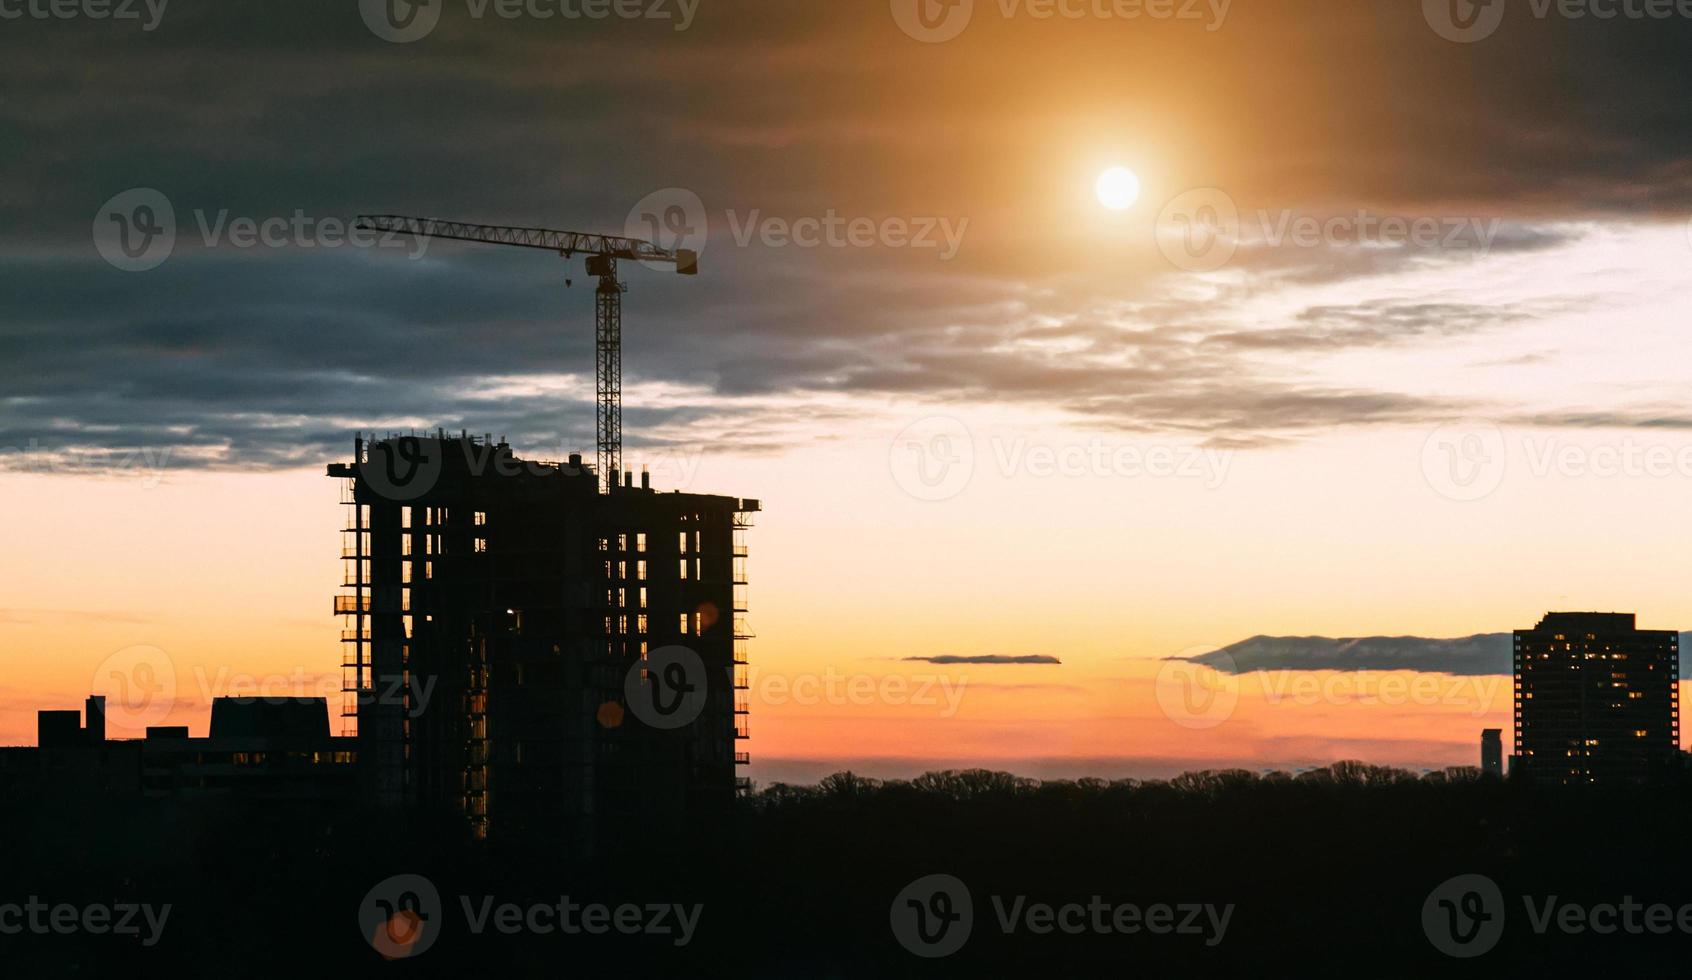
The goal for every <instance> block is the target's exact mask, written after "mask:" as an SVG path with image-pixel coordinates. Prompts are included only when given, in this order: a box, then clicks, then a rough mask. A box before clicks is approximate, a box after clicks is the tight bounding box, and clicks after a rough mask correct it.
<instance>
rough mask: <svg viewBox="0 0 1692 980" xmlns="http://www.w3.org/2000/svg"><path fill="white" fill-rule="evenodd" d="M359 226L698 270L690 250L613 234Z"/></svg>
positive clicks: (383, 218) (394, 223)
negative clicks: (664, 246) (665, 264)
mask: <svg viewBox="0 0 1692 980" xmlns="http://www.w3.org/2000/svg"><path fill="white" fill-rule="evenodd" d="M358 226H359V227H360V228H365V229H368V230H371V231H380V232H388V233H395V234H405V235H416V236H418V237H423V238H447V239H453V240H456V241H465V242H479V243H482V244H487V245H512V246H517V247H519V248H538V249H545V250H547V251H549V252H557V253H558V254H560V255H563V256H564V257H566V258H569V257H571V256H573V255H577V254H581V255H603V256H606V257H608V258H613V259H632V260H636V261H641V262H664V263H671V264H674V265H676V266H678V270H677V271H680V272H683V273H684V274H692V273H694V272H696V271H697V269H698V258H697V256H696V255H695V254H694V253H693V252H692V251H691V250H689V249H677V250H676V251H670V250H669V249H665V248H661V247H659V246H657V245H654V244H653V243H651V242H648V241H642V240H640V239H638V238H623V237H619V236H615V235H590V234H586V233H583V232H577V231H556V230H553V229H550V228H520V227H514V226H511V225H482V224H473V223H470V222H462V221H442V220H439V219H434V218H411V217H406V216H404V215H394V214H382V215H360V216H359V218H358Z"/></svg>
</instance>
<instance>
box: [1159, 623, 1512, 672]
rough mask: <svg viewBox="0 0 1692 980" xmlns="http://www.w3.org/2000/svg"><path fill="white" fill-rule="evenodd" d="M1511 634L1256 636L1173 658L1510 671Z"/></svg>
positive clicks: (1229, 663)
mask: <svg viewBox="0 0 1692 980" xmlns="http://www.w3.org/2000/svg"><path fill="white" fill-rule="evenodd" d="M1511 648H1512V644H1511V635H1510V634H1509V633H1478V634H1476V635H1474V636H1464V637H1458V638H1455V639H1429V638H1426V637H1420V636H1364V637H1345V638H1339V639H1335V638H1332V637H1326V636H1254V637H1252V638H1250V639H1248V640H1241V641H1239V642H1238V643H1232V644H1229V645H1228V646H1225V647H1222V648H1221V649H1220V650H1213V651H1211V652H1210V653H1201V654H1199V655H1197V656H1194V657H1178V658H1172V659H1179V660H1187V661H1191V662H1193V663H1200V664H1204V665H1206V666H1209V667H1213V668H1215V669H1217V670H1221V671H1226V672H1229V673H1235V674H1249V673H1255V672H1257V671H1266V670H1413V671H1424V672H1429V673H1442V674H1471V675H1473V674H1509V673H1511V662H1510V656H1511V654H1510V651H1511Z"/></svg>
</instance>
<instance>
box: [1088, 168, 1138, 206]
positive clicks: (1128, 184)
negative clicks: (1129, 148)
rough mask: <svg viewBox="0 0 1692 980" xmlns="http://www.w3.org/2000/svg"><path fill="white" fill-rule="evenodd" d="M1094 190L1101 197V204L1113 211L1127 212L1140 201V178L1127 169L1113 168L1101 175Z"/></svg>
mask: <svg viewBox="0 0 1692 980" xmlns="http://www.w3.org/2000/svg"><path fill="white" fill-rule="evenodd" d="M1093 189H1094V191H1095V192H1096V193H1097V194H1098V195H1099V203H1100V204H1103V205H1104V206H1105V207H1107V208H1110V209H1111V210H1112V211H1126V210H1127V209H1129V208H1131V207H1133V206H1134V202H1135V201H1138V200H1139V199H1140V178H1138V177H1136V176H1134V171H1132V170H1129V169H1128V168H1127V167H1111V168H1110V169H1109V170H1106V171H1105V172H1104V173H1102V174H1099V182H1098V183H1097V184H1096V185H1094V188H1093Z"/></svg>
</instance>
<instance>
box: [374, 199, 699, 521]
mask: <svg viewBox="0 0 1692 980" xmlns="http://www.w3.org/2000/svg"><path fill="white" fill-rule="evenodd" d="M357 226H358V227H359V228H363V229H366V230H370V231H378V232H383V233H392V234H403V235H414V236H416V237H418V238H447V239H453V240H456V241H461V242H481V243H484V244H488V245H514V246H517V247H519V248H539V249H545V250H547V251H550V252H557V253H558V254H559V255H562V256H563V257H564V258H566V259H568V258H571V257H573V256H575V255H577V254H580V255H583V256H585V257H586V263H585V264H586V271H587V274H588V275H590V276H593V277H595V278H597V279H598V280H599V287H598V288H597V289H595V290H594V317H593V337H594V352H595V353H594V358H595V359H594V388H595V393H596V403H597V404H596V410H595V419H596V429H597V433H596V440H597V443H598V449H599V482H600V489H601V492H603V493H611V492H612V491H613V490H615V489H616V488H617V485H618V481H619V480H620V479H621V474H622V471H623V293H624V292H625V291H627V289H628V286H627V285H625V284H624V283H623V281H622V280H621V279H620V278H618V276H617V262H618V260H620V259H633V260H636V261H639V262H656V263H661V264H664V265H673V266H675V269H676V272H678V273H680V274H681V275H684V276H692V275H697V274H698V273H699V255H698V253H697V252H695V251H693V250H692V249H686V248H678V249H674V250H671V249H666V248H662V247H660V246H658V245H654V244H653V243H651V242H648V241H643V240H641V239H638V238H619V237H616V236H614V235H589V234H583V233H581V232H575V231H553V230H551V229H548V228H514V227H511V226H508V225H477V224H467V223H464V222H459V221H441V220H437V219H434V218H408V217H405V216H404V215H397V214H366V215H360V216H359V218H358V222H357Z"/></svg>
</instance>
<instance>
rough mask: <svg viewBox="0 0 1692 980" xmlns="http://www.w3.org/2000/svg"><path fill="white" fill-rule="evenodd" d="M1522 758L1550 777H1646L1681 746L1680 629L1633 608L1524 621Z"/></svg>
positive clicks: (1518, 682) (1517, 663)
mask: <svg viewBox="0 0 1692 980" xmlns="http://www.w3.org/2000/svg"><path fill="white" fill-rule="evenodd" d="M1514 669H1515V725H1516V732H1515V749H1516V751H1515V759H1514V760H1513V766H1514V769H1515V770H1519V771H1520V772H1522V773H1523V774H1524V775H1526V776H1527V777H1528V778H1531V779H1534V780H1536V781H1541V782H1551V783H1567V784H1578V783H1605V782H1612V781H1628V780H1635V781H1636V780H1644V779H1649V778H1654V777H1656V776H1659V775H1661V774H1662V773H1664V772H1666V771H1667V770H1669V769H1670V768H1671V767H1673V766H1674V764H1675V763H1676V761H1677V759H1678V756H1679V753H1680V688H1679V680H1680V635H1679V634H1678V633H1677V632H1675V631H1674V630H1641V629H1637V628H1635V625H1634V617H1633V615H1632V614H1631V613H1594V612H1551V613H1546V614H1545V617H1544V618H1543V619H1541V620H1540V621H1539V624H1538V625H1537V626H1535V627H1534V628H1533V629H1528V630H1516V631H1515V638H1514Z"/></svg>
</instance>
